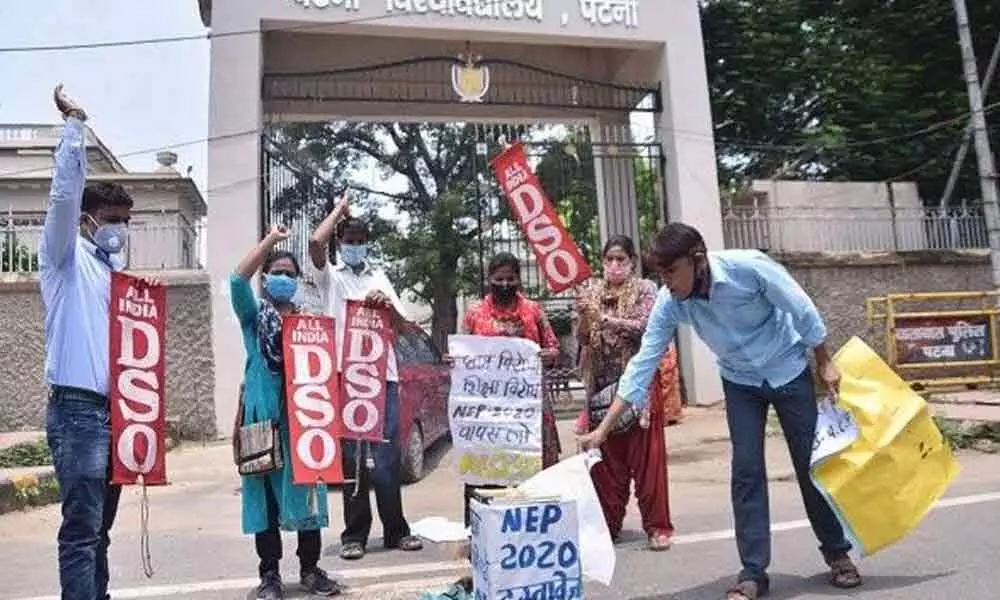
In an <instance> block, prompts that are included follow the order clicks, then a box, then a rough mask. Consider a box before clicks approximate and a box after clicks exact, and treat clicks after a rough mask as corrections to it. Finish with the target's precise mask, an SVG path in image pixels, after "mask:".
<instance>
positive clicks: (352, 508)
mask: <svg viewBox="0 0 1000 600" xmlns="http://www.w3.org/2000/svg"><path fill="white" fill-rule="evenodd" d="M398 432H399V385H398V384H397V383H396V382H394V381H390V382H388V385H386V390H385V429H384V431H383V434H382V437H383V439H385V440H386V442H384V443H381V444H377V443H373V442H363V443H360V444H359V443H358V442H356V441H353V440H344V442H343V451H342V453H341V455H342V456H343V458H344V475H345V476H346V477H347V478H348V479H353V478H355V477H357V480H358V482H357V488H355V484H347V485H345V486H344V487H343V490H342V492H341V493H342V494H343V499H344V524H345V527H344V532H343V533H342V534H341V536H340V541H341V543H343V544H348V543H351V542H356V543H358V544H361V545H362V546H363V547H367V545H368V535H369V533H370V532H371V528H372V504H371V499H370V498H369V490H370V489H371V488H374V489H375V503H376V504H377V505H378V516H379V518H380V519H381V520H382V532H383V537H382V542H383V544H384V545H385V546H386V547H387V548H394V547H395V546H397V545H398V544H399V542H400V540H402V539H403V538H404V537H406V536H408V535H410V526H409V524H408V523H407V522H406V517H404V516H403V494H402V490H401V489H400V486H401V482H400V473H399V469H400V459H401V457H400V448H399V440H398V439H397V437H398V435H397V434H398ZM359 449H363V450H365V452H366V453H365V456H362V457H361V461H360V462H361V469H360V472H358V473H356V471H357V470H358V469H357V464H358V450H359ZM367 456H370V457H372V458H373V459H375V467H374V468H373V469H368V468H367V466H366V465H365V462H366V461H365V457H367Z"/></svg>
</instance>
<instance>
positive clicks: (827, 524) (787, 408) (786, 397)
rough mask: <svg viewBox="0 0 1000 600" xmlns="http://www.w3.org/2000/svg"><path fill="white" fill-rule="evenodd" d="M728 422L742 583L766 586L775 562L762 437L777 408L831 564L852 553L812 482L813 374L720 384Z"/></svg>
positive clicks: (812, 521) (822, 547) (812, 520)
mask: <svg viewBox="0 0 1000 600" xmlns="http://www.w3.org/2000/svg"><path fill="white" fill-rule="evenodd" d="M722 385H723V390H724V392H725V396H726V419H727V421H728V423H729V437H730V439H731V440H732V442H733V458H732V481H731V486H732V500H733V516H734V518H735V521H736V546H737V548H738V549H739V553H740V561H741V562H742V563H743V570H742V571H741V572H740V577H739V578H740V581H744V580H748V579H749V580H754V581H765V580H766V579H767V568H768V566H770V563H771V517H770V508H769V506H768V497H767V469H766V467H765V461H764V437H765V429H766V426H767V410H768V407H769V406H771V405H773V406H774V410H775V412H776V413H777V414H778V421H779V422H780V423H781V429H782V431H783V432H784V436H785V441H786V442H787V443H788V452H789V454H790V455H791V458H792V465H793V467H794V468H795V478H796V479H797V480H798V484H799V490H800V491H801V492H802V500H803V502H804V503H805V508H806V516H808V518H809V523H810V524H811V525H812V529H813V532H814V533H815V534H816V537H817V538H818V539H819V542H820V551H821V552H822V553H823V557H824V559H825V560H826V561H827V562H829V561H831V560H833V559H834V558H838V557H839V556H842V555H843V554H845V553H846V552H847V551H849V550H850V549H851V545H850V543H849V542H848V541H847V539H846V538H845V537H844V530H843V528H842V527H841V526H840V522H839V521H838V520H837V517H836V515H834V514H833V510H832V509H831V508H830V505H829V503H827V501H826V499H824V498H823V496H822V495H820V493H819V490H817V489H816V486H815V485H813V483H812V480H811V479H810V477H809V458H810V456H811V454H812V444H813V438H814V435H815V429H816V419H817V416H818V407H817V406H816V390H815V388H814V387H813V378H812V370H811V369H809V368H808V367H807V368H806V369H805V371H803V372H802V374H800V375H799V376H798V377H796V378H795V379H794V380H792V381H791V382H789V383H788V384H786V385H783V386H781V387H777V388H774V387H771V386H770V385H768V384H767V383H764V384H763V385H762V386H750V385H742V384H738V383H733V382H731V381H726V380H723V381H722Z"/></svg>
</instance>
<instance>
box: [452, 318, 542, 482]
mask: <svg viewBox="0 0 1000 600" xmlns="http://www.w3.org/2000/svg"><path fill="white" fill-rule="evenodd" d="M448 348H449V351H450V352H451V353H452V356H453V357H454V358H455V365H454V367H453V368H452V376H451V394H450V395H449V399H448V421H449V425H450V427H451V435H452V440H453V443H454V445H455V453H456V456H457V458H458V461H457V462H458V472H459V476H460V478H461V479H462V481H463V482H465V483H469V484H472V485H505V486H511V485H516V484H518V483H521V482H522V481H525V480H527V479H528V478H530V477H531V476H533V475H535V474H536V473H538V472H539V471H541V470H542V370H541V362H540V360H539V358H538V352H539V347H538V344H535V343H534V342H532V341H531V340H525V339H520V338H508V337H487V336H478V335H452V336H449V338H448Z"/></svg>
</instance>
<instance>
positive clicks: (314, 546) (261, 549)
mask: <svg viewBox="0 0 1000 600" xmlns="http://www.w3.org/2000/svg"><path fill="white" fill-rule="evenodd" d="M264 489H265V494H266V495H267V530H265V531H262V532H260V533H258V534H257V535H255V536H254V545H255V546H256V547H257V556H258V557H259V558H260V567H259V572H260V576H261V577H263V576H264V574H266V573H278V572H280V568H281V556H282V548H281V531H280V530H279V529H278V500H277V498H275V497H274V489H272V488H271V484H270V482H268V483H266V484H265V486H264ZM298 533H299V549H298V552H297V553H296V554H298V556H299V568H300V569H301V571H302V572H303V573H305V572H307V571H311V570H312V569H314V568H316V565H318V564H319V555H320V552H321V551H322V549H323V544H322V541H321V540H320V534H319V529H311V530H309V531H300V532H298Z"/></svg>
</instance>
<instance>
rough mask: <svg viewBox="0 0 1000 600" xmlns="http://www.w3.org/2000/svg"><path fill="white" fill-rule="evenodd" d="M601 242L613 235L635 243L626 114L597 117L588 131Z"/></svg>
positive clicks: (636, 213) (635, 218) (632, 176)
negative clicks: (592, 154)
mask: <svg viewBox="0 0 1000 600" xmlns="http://www.w3.org/2000/svg"><path fill="white" fill-rule="evenodd" d="M591 140H592V141H593V149H594V178H595V179H596V184H597V216H598V220H599V222H600V230H601V246H602V247H603V246H604V243H605V242H607V241H608V238H610V237H611V236H613V235H622V234H624V235H627V236H629V237H631V238H632V239H633V240H634V241H635V243H636V244H639V207H638V198H637V197H636V187H635V169H634V168H633V164H632V160H633V159H632V155H631V144H632V133H631V130H630V128H629V119H628V115H627V114H626V115H621V116H619V117H617V118H614V117H601V118H600V119H598V120H597V122H596V126H595V127H594V130H593V131H592V132H591Z"/></svg>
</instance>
